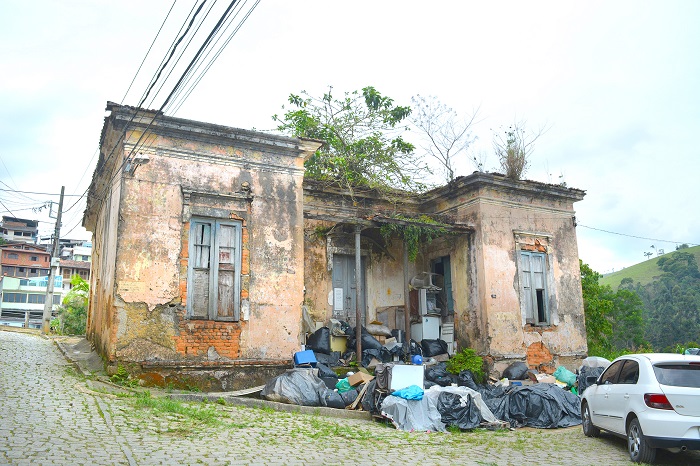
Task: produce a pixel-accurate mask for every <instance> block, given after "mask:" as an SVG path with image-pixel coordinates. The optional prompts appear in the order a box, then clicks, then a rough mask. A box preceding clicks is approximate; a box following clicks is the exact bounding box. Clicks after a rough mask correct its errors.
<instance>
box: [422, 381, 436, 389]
mask: <svg viewBox="0 0 700 466" xmlns="http://www.w3.org/2000/svg"><path fill="white" fill-rule="evenodd" d="M435 386H438V384H436V383H435V382H431V381H430V380H423V390H427V389H429V388H430V387H435Z"/></svg>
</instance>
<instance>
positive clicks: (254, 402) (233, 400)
mask: <svg viewBox="0 0 700 466" xmlns="http://www.w3.org/2000/svg"><path fill="white" fill-rule="evenodd" d="M164 396H166V397H168V398H170V399H173V400H180V401H205V400H206V401H207V402H209V403H216V402H217V401H219V400H224V401H225V402H226V403H228V404H232V405H235V406H245V407H248V408H271V409H274V410H275V411H284V412H288V413H301V414H310V415H322V416H326V417H335V418H340V419H360V420H365V421H371V420H372V415H371V414H370V413H368V412H367V411H354V410H348V409H336V408H326V407H320V406H299V405H291V404H285V403H277V402H275V401H268V400H262V399H256V398H246V397H242V396H231V395H226V392H217V393H169V394H166V395H164Z"/></svg>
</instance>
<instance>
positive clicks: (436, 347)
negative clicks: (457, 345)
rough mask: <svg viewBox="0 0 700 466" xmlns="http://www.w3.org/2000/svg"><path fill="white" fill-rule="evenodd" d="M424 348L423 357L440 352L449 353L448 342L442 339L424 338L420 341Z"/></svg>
mask: <svg viewBox="0 0 700 466" xmlns="http://www.w3.org/2000/svg"><path fill="white" fill-rule="evenodd" d="M420 346H421V348H422V349H423V357H426V358H431V357H433V356H437V355H439V354H447V343H446V342H444V341H442V340H427V339H425V338H424V339H423V340H422V341H421V342H420Z"/></svg>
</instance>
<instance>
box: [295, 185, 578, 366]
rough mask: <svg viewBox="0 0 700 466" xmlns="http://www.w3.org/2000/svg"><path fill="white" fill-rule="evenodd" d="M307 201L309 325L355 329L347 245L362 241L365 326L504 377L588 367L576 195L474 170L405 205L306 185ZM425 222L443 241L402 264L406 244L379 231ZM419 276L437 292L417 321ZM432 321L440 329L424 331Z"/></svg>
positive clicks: (407, 198)
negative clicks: (341, 324)
mask: <svg viewBox="0 0 700 466" xmlns="http://www.w3.org/2000/svg"><path fill="white" fill-rule="evenodd" d="M331 193H332V195H331ZM304 194H305V196H304V214H305V217H306V219H307V220H306V223H305V229H306V235H305V241H306V244H305V251H304V257H305V285H306V297H307V305H308V306H309V307H310V309H311V312H312V314H314V317H315V319H316V320H321V321H327V320H328V319H330V318H332V317H335V318H339V319H348V320H351V321H352V320H353V312H352V310H353V308H354V299H355V296H356V295H357V293H355V292H354V290H355V286H356V284H355V279H354V275H355V274H354V271H355V263H356V261H355V260H353V257H352V254H355V249H354V246H353V236H354V235H358V233H357V232H358V231H360V233H359V237H360V245H361V246H360V251H361V252H360V255H361V258H362V259H361V261H360V264H361V273H360V288H361V290H362V292H361V293H360V295H359V296H360V300H361V301H363V303H362V304H361V306H360V307H361V308H362V309H363V311H364V312H365V316H364V321H365V322H369V321H373V320H378V321H381V322H383V323H385V324H387V325H389V326H390V327H391V328H401V329H403V330H405V331H406V332H410V333H411V334H412V335H411V336H412V337H414V338H415V339H417V340H420V337H421V336H423V337H425V335H426V332H432V336H430V338H438V337H440V338H442V339H444V340H452V339H454V342H455V346H456V349H457V350H459V349H460V348H466V347H470V348H474V349H476V350H477V351H478V352H479V353H480V354H482V355H484V356H486V357H487V359H488V360H489V361H490V362H491V367H492V368H493V369H495V370H496V371H499V372H500V371H502V370H503V369H504V368H505V367H506V366H507V365H508V364H510V363H511V362H513V361H527V363H528V365H529V366H531V367H533V368H538V369H540V370H543V371H548V372H550V373H551V372H552V371H554V369H556V367H557V366H558V365H566V366H569V367H570V368H572V369H573V368H574V367H578V361H580V359H581V358H583V357H585V355H586V351H587V347H586V332H585V321H584V314H583V300H582V296H581V280H580V273H579V261H578V246H577V243H576V230H575V226H576V225H575V217H574V210H573V203H574V202H576V201H579V200H581V199H583V196H584V194H585V193H584V192H583V191H580V190H577V189H571V188H565V187H561V186H553V185H547V184H543V183H537V182H531V181H513V180H510V179H507V178H505V177H504V176H502V175H498V174H488V173H481V172H476V173H473V174H472V175H469V176H467V177H460V178H457V179H456V180H455V181H454V182H453V183H451V184H450V185H447V186H443V187H441V188H438V189H435V190H433V191H430V192H428V193H425V194H422V195H415V196H402V197H401V198H400V201H397V200H393V201H392V200H390V199H384V200H382V199H380V198H379V196H377V195H376V194H374V193H368V195H366V196H363V195H361V194H359V195H358V194H353V196H350V194H349V193H342V192H338V191H337V190H333V189H330V188H328V187H324V186H319V185H318V183H314V182H310V181H306V182H305V190H304ZM397 209H399V210H398V211H397ZM406 218H412V219H414V220H413V221H411V222H407V221H406ZM427 221H431V222H435V223H434V224H432V225H431V223H425V222H427ZM421 222H423V226H424V227H425V228H428V229H429V228H430V227H431V226H434V227H436V228H438V229H439V230H440V232H441V233H440V234H439V235H438V236H437V237H436V238H434V239H433V240H432V241H430V242H428V241H425V242H422V243H421V244H420V246H419V248H418V251H417V254H416V258H415V260H414V261H406V260H405V259H404V260H402V257H404V258H405V254H404V253H405V250H406V245H405V241H402V240H401V239H400V238H397V237H396V235H394V236H393V237H392V236H389V237H388V238H387V236H386V235H385V234H382V231H384V232H386V231H387V230H388V231H390V232H391V231H397V228H395V227H394V228H386V226H387V225H398V226H399V228H400V227H401V226H402V225H405V226H406V227H410V226H415V225H417V224H418V225H420V224H421ZM319 233H323V234H322V235H320V234H319ZM355 244H356V243H355ZM426 274H435V285H438V286H436V287H433V288H428V303H427V304H428V307H430V305H431V302H430V299H429V297H430V294H431V292H430V290H431V289H434V290H436V291H435V292H434V294H435V296H434V298H435V299H434V302H433V304H432V305H433V306H434V308H433V309H432V310H431V309H430V308H428V309H427V310H426V309H424V310H423V311H421V310H420V309H419V308H420V307H421V304H420V303H421V302H422V301H424V300H425V297H423V298H422V300H421V299H419V298H418V296H416V295H417V294H418V292H419V291H420V289H421V288H423V289H425V287H424V286H423V285H425V283H415V281H414V280H415V278H416V277H418V278H420V277H421V275H423V277H425V275H426ZM421 280H422V281H425V279H423V278H421V279H420V280H419V282H420V281H421ZM428 282H432V279H431V280H428ZM438 288H439V290H438ZM407 293H408V297H407V296H406V294H407ZM411 295H414V296H411ZM423 305H425V303H423ZM405 308H409V309H410V312H409V316H408V317H407V316H406V315H405V314H404V313H403V309H405ZM425 311H427V312H425ZM431 311H432V312H431ZM397 316H398V317H397ZM433 316H434V317H433ZM431 318H432V319H434V320H435V321H437V322H436V325H435V326H433V325H426V323H427V322H429V320H430V319H431ZM406 323H408V325H406ZM402 324H403V325H402ZM421 324H422V325H421ZM436 327H437V330H436ZM448 329H449V332H445V330H448ZM435 332H437V334H436V333H435ZM443 337H445V338H443Z"/></svg>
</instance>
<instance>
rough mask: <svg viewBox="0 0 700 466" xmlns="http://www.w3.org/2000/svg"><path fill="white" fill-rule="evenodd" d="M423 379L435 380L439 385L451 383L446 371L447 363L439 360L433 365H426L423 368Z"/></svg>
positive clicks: (444, 385)
mask: <svg viewBox="0 0 700 466" xmlns="http://www.w3.org/2000/svg"><path fill="white" fill-rule="evenodd" d="M423 341H425V340H423ZM425 379H426V380H429V381H431V382H435V383H436V384H438V385H440V386H441V387H447V386H449V385H450V384H451V383H452V376H451V375H450V373H449V372H447V365H446V364H445V363H444V362H439V363H437V364H435V365H434V366H427V367H426V368H425Z"/></svg>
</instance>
